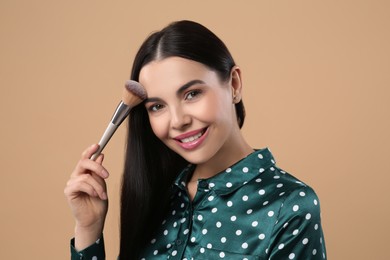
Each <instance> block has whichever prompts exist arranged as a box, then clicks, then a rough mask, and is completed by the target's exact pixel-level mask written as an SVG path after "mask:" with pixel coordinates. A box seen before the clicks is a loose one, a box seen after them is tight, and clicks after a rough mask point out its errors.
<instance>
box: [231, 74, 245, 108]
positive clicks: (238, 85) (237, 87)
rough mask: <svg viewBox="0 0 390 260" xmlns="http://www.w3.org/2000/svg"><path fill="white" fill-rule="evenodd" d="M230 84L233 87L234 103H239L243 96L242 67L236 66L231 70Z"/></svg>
mask: <svg viewBox="0 0 390 260" xmlns="http://www.w3.org/2000/svg"><path fill="white" fill-rule="evenodd" d="M230 86H231V88H232V98H233V103H234V104H237V103H238V102H240V101H241V98H242V81H241V69H240V68H239V67H238V66H234V67H233V68H232V70H231V71H230Z"/></svg>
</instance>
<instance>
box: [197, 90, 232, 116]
mask: <svg viewBox="0 0 390 260" xmlns="http://www.w3.org/2000/svg"><path fill="white" fill-rule="evenodd" d="M204 101H205V102H203V104H202V105H201V106H199V107H198V109H196V113H197V114H198V115H199V116H201V117H202V119H203V120H204V121H207V122H218V121H223V120H226V119H227V118H229V111H230V109H231V107H230V104H227V103H226V100H225V99H222V98H221V97H220V96H210V97H209V98H208V99H207V100H204Z"/></svg>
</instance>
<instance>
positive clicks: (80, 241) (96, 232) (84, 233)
mask: <svg viewBox="0 0 390 260" xmlns="http://www.w3.org/2000/svg"><path fill="white" fill-rule="evenodd" d="M102 233H103V225H101V224H96V225H91V226H88V227H84V226H80V225H77V224H76V227H75V231H74V234H75V235H74V247H75V249H76V250H77V251H81V250H83V249H85V248H87V247H89V246H90V245H92V244H93V243H95V242H96V241H97V240H98V239H99V238H100V237H101V235H102Z"/></svg>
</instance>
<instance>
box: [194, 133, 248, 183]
mask: <svg viewBox="0 0 390 260" xmlns="http://www.w3.org/2000/svg"><path fill="white" fill-rule="evenodd" d="M252 152H253V149H252V148H251V147H250V146H249V145H248V144H247V143H246V141H245V140H244V139H243V138H242V139H241V140H240V142H238V144H237V143H236V144H230V145H228V147H223V148H221V149H220V151H218V152H217V154H216V155H215V156H214V157H213V158H212V159H210V160H209V161H207V162H205V163H202V164H198V165H197V166H196V169H195V171H194V173H193V174H192V177H191V179H190V182H195V181H197V180H198V179H208V178H211V177H213V176H215V175H216V174H218V173H219V172H221V171H223V170H225V169H226V168H227V167H229V166H231V165H233V164H235V163H236V162H238V161H240V160H241V159H243V158H245V157H247V156H248V155H249V154H251V153H252Z"/></svg>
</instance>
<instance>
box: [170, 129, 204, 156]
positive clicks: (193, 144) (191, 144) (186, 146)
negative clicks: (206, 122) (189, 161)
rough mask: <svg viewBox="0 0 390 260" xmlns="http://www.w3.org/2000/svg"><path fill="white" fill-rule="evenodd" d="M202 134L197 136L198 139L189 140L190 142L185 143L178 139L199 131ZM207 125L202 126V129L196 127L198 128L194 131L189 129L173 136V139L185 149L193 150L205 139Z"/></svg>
mask: <svg viewBox="0 0 390 260" xmlns="http://www.w3.org/2000/svg"><path fill="white" fill-rule="evenodd" d="M202 132H203V134H202V136H201V137H199V138H198V139H196V140H193V141H190V142H186V143H182V142H181V141H180V140H182V139H185V138H189V137H191V136H195V135H197V134H199V133H202ZM208 132H209V131H208V127H206V128H202V129H198V130H194V131H191V132H187V133H185V134H181V135H178V136H176V137H175V138H173V140H175V141H176V143H177V144H178V145H179V146H180V147H182V148H183V149H185V150H193V149H195V148H197V147H199V146H200V145H201V144H202V143H203V141H204V140H205V139H206V137H207V135H208Z"/></svg>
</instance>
